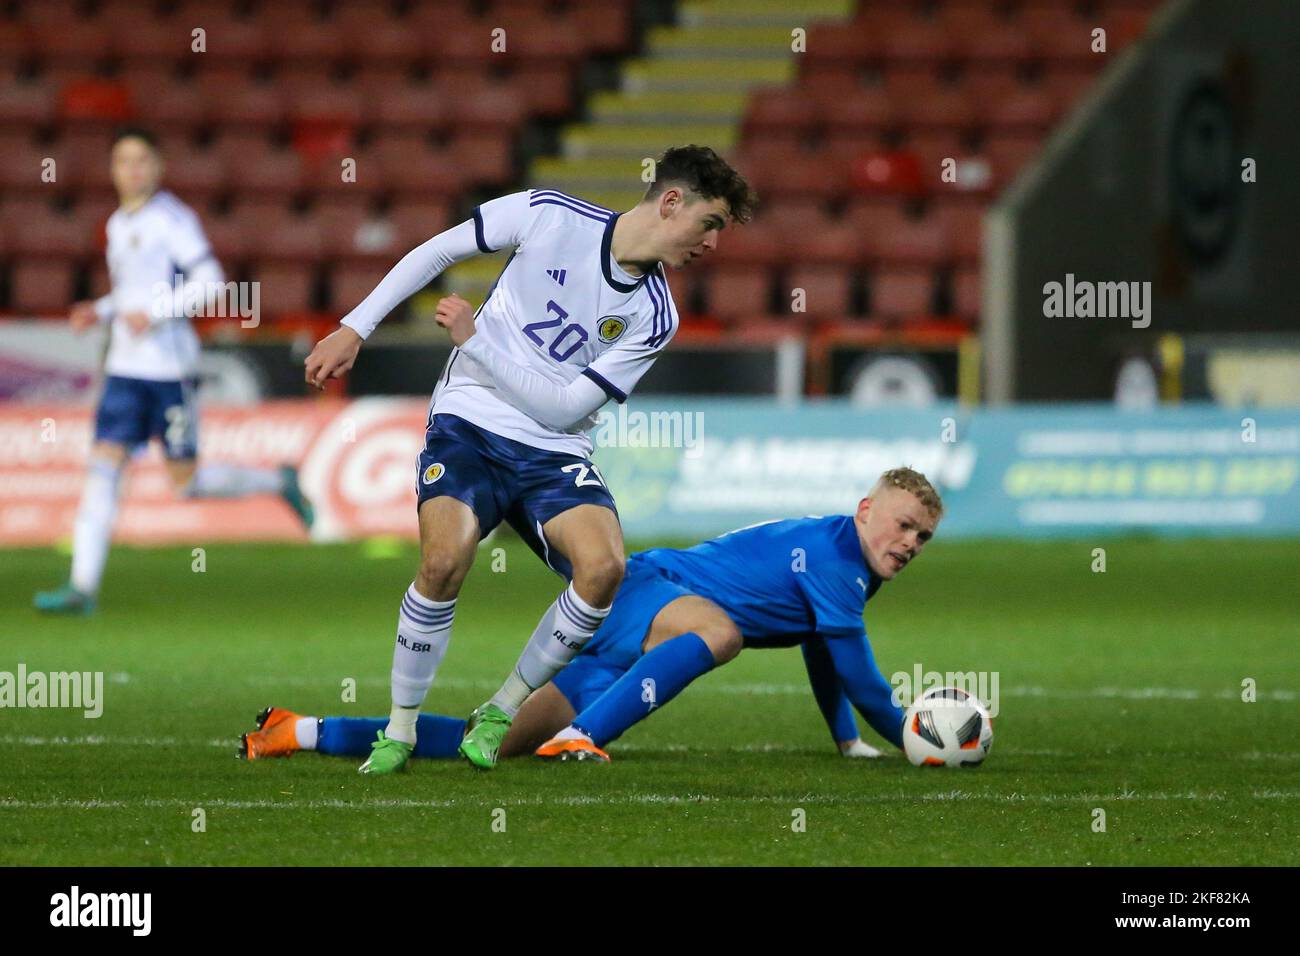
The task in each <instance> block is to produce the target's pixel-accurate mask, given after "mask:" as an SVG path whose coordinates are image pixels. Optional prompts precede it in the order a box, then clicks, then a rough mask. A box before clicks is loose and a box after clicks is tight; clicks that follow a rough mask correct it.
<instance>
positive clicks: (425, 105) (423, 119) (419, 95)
mask: <svg viewBox="0 0 1300 956" xmlns="http://www.w3.org/2000/svg"><path fill="white" fill-rule="evenodd" d="M376 85H378V84H376ZM368 99H369V101H370V103H372V104H373V106H372V107H371V112H370V118H371V119H372V120H373V122H375V123H377V124H379V125H380V126H387V127H394V128H398V129H418V130H421V131H425V132H427V131H429V130H440V129H443V128H445V126H446V125H447V108H446V106H445V104H444V95H443V93H442V91H441V90H440V89H439V88H438V87H436V86H434V85H432V84H428V83H423V84H419V85H415V84H406V83H403V84H401V85H399V86H395V87H392V88H390V89H388V90H387V91H385V92H383V93H382V94H380V95H379V96H378V98H375V95H374V93H373V91H372V94H371V96H370V97H369V98H368Z"/></svg>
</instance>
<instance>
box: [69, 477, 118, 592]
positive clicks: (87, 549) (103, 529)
mask: <svg viewBox="0 0 1300 956" xmlns="http://www.w3.org/2000/svg"><path fill="white" fill-rule="evenodd" d="M121 476H122V466H121V465H118V464H114V463H113V462H107V461H91V463H90V468H89V470H88V471H87V473H86V483H85V485H84V486H83V487H82V489H81V506H80V507H79V508H78V509H77V520H76V523H75V524H74V525H73V531H72V586H73V587H74V588H76V589H77V590H78V591H80V592H81V593H82V594H98V593H99V582H100V579H101V578H102V577H103V576H104V562H105V561H107V560H108V544H109V542H110V541H111V540H112V538H113V522H114V520H115V519H116V517H117V487H118V481H119V479H120V478H121Z"/></svg>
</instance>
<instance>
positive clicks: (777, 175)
mask: <svg viewBox="0 0 1300 956" xmlns="http://www.w3.org/2000/svg"><path fill="white" fill-rule="evenodd" d="M744 162H745V164H746V166H747V167H748V172H749V174H750V178H751V179H752V180H753V182H754V185H755V188H757V190H758V192H759V194H760V195H763V196H766V197H768V198H771V199H775V198H777V197H780V196H785V197H800V198H821V199H830V198H835V197H839V196H842V195H843V194H844V192H845V190H846V189H847V185H848V183H847V172H848V171H847V169H845V168H844V167H842V166H838V165H834V164H831V163H828V162H818V161H817V159H816V157H815V156H813V155H812V154H807V153H794V154H790V155H787V156H782V155H777V154H774V155H764V156H761V157H760V156H747V157H745V160H744Z"/></svg>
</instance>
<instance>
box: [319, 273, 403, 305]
mask: <svg viewBox="0 0 1300 956" xmlns="http://www.w3.org/2000/svg"><path fill="white" fill-rule="evenodd" d="M389 268H391V267H390V266H388V265H383V264H369V265H367V264H364V263H359V264H340V265H336V266H335V267H334V268H333V269H332V270H331V271H330V308H331V309H333V310H334V311H335V312H338V313H340V314H342V313H344V312H349V311H351V310H352V309H354V308H355V307H356V306H357V304H358V303H360V302H361V300H362V299H364V298H365V297H366V296H368V295H369V294H370V293H371V292H372V291H373V290H374V288H375V286H377V285H379V280H381V279H382V278H383V277H384V276H385V275H386V274H387V273H388V270H389Z"/></svg>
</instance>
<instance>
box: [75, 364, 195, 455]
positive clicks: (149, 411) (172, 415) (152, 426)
mask: <svg viewBox="0 0 1300 956" xmlns="http://www.w3.org/2000/svg"><path fill="white" fill-rule="evenodd" d="M197 391H198V379H186V380H184V381H180V382H154V381H149V380H148V379H143V378H122V377H120V376H117V375H110V376H109V377H108V380H107V381H106V382H105V383H104V394H103V395H102V396H101V397H100V399H99V409H98V411H97V412H96V413H95V441H111V442H116V443H117V444H119V445H126V446H127V447H128V448H131V449H134V448H137V447H138V446H140V445H143V444H145V443H146V442H148V441H149V439H151V438H157V439H160V440H161V441H162V444H163V451H164V453H165V454H166V455H167V457H168V458H173V459H186V458H194V457H195V456H196V455H198V451H199V419H198V407H197V404H196V403H195V392H197Z"/></svg>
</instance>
